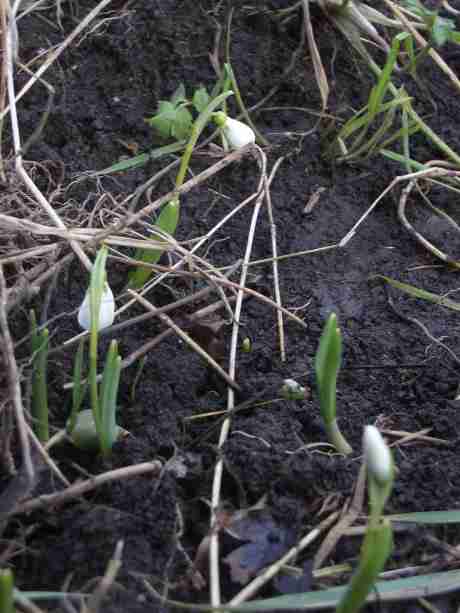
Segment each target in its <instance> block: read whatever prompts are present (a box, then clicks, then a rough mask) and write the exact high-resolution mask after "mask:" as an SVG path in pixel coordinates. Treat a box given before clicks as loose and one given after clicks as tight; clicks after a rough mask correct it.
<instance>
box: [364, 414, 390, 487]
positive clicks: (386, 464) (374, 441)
mask: <svg viewBox="0 0 460 613" xmlns="http://www.w3.org/2000/svg"><path fill="white" fill-rule="evenodd" d="M363 448H364V458H365V461H366V465H367V468H368V470H369V472H370V474H371V475H372V476H373V477H374V479H376V481H378V483H380V484H381V485H385V484H386V483H388V482H389V481H390V480H391V478H392V476H393V459H392V457H391V451H390V449H389V447H388V445H387V444H386V443H385V441H384V440H383V437H382V435H381V434H380V432H379V431H378V430H377V428H376V427H375V426H366V427H365V428H364V434H363Z"/></svg>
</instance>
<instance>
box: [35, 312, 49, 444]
mask: <svg viewBox="0 0 460 613" xmlns="http://www.w3.org/2000/svg"><path fill="white" fill-rule="evenodd" d="M30 333H31V349H32V356H33V372H32V418H33V429H34V432H35V434H36V435H37V438H38V440H39V441H40V442H41V443H46V442H48V439H49V423H48V419H49V418H48V381H47V367H48V348H49V332H48V328H42V329H39V327H38V325H37V318H36V316H35V312H34V311H33V310H32V311H30Z"/></svg>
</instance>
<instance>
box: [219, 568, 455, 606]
mask: <svg viewBox="0 0 460 613" xmlns="http://www.w3.org/2000/svg"><path fill="white" fill-rule="evenodd" d="M459 584H460V571H459V570H450V571H446V572H442V573H433V574H429V575H420V576H418V577H407V578H404V579H395V580H392V581H378V582H377V583H375V585H374V589H373V590H372V592H371V593H370V594H369V595H368V597H367V598H366V603H371V602H385V603H388V602H398V601H405V600H415V599H416V598H429V597H430V596H435V595H440V594H448V593H449V592H453V591H456V590H458V586H459ZM347 589H348V586H340V587H334V588H330V589H328V590H322V591H319V592H305V593H303V594H289V595H286V596H278V597H275V598H269V599H266V600H253V601H252V602H248V603H245V604H243V605H241V606H240V607H239V608H238V609H236V608H234V609H232V610H233V611H237V610H239V611H245V612H248V611H253V612H254V613H255V612H257V611H273V610H277V611H283V610H284V611H286V610H289V609H302V610H304V611H308V610H313V609H314V610H324V609H330V608H332V607H335V606H337V604H338V603H339V602H340V599H341V598H342V597H343V594H344V593H345V591H346V590H347ZM223 610H229V608H226V609H223Z"/></svg>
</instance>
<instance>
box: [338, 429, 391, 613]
mask: <svg viewBox="0 0 460 613" xmlns="http://www.w3.org/2000/svg"><path fill="white" fill-rule="evenodd" d="M363 447H364V462H365V464H366V469H367V476H368V491H369V502H370V516H369V521H368V525H367V530H366V535H365V537H364V541H363V545H362V548H361V557H360V561H359V566H358V569H357V571H356V573H355V574H354V575H353V577H352V579H351V581H350V584H349V585H348V588H347V591H346V592H345V594H344V596H343V598H342V600H341V601H340V603H339V605H338V606H337V608H336V613H358V611H359V610H360V608H361V607H362V606H363V605H364V603H365V601H366V598H367V595H368V594H369V592H370V591H371V589H372V586H373V585H374V583H375V581H376V580H377V577H378V575H379V573H381V572H382V570H383V568H384V567H385V563H386V561H387V560H388V558H389V556H390V554H391V552H392V549H393V533H392V529H391V523H390V521H389V520H388V519H386V518H384V517H383V515H382V514H383V508H384V505H385V502H386V500H387V499H388V497H389V495H390V493H391V489H392V487H393V480H394V464H393V459H392V457H391V452H390V450H389V448H388V447H387V445H386V443H385V441H384V440H383V438H382V436H381V434H380V432H379V431H378V430H377V428H375V427H374V426H366V428H365V430H364V436H363Z"/></svg>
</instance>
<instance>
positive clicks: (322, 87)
mask: <svg viewBox="0 0 460 613" xmlns="http://www.w3.org/2000/svg"><path fill="white" fill-rule="evenodd" d="M302 9H303V19H304V29H305V32H306V35H307V42H308V48H309V50H310V56H311V60H312V62H313V69H314V71H315V78H316V83H317V85H318V89H319V93H320V95H321V106H322V110H323V111H325V110H326V108H327V102H328V100H329V82H328V80H327V76H326V71H325V70H324V66H323V62H322V60H321V55H320V52H319V50H318V46H317V44H316V40H315V34H314V32H313V27H312V25H311V16H310V0H302Z"/></svg>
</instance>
